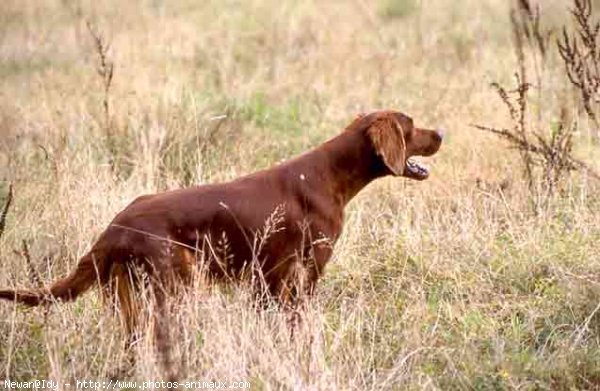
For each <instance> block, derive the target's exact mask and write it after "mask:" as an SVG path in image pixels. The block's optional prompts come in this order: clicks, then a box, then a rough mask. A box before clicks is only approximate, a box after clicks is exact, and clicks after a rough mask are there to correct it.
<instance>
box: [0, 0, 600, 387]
mask: <svg viewBox="0 0 600 391" xmlns="http://www.w3.org/2000/svg"><path fill="white" fill-rule="evenodd" d="M509 5H510V4H509V2H507V1H505V0H486V1H480V0H462V1H460V2H452V1H446V0H428V1H417V0H378V1H366V0H352V1H331V2H319V1H314V0H308V1H302V2H296V1H287V0H283V1H273V0H249V1H234V0H225V1H205V2H197V1H191V0H177V1H169V2H167V1H162V0H135V1H127V2H124V1H114V0H111V1H88V0H82V1H67V0H63V1H59V0H46V1H36V0H3V1H2V6H1V7H0V179H2V180H3V182H0V205H3V202H2V201H3V198H2V197H5V196H6V194H7V193H8V184H9V183H13V184H14V200H13V206H12V207H11V209H10V211H9V214H8V219H7V221H6V227H5V231H4V235H3V236H2V238H0V260H1V261H0V286H12V285H19V286H20V285H29V284H32V282H31V281H30V278H29V277H28V276H29V272H28V266H27V263H26V262H25V260H24V259H23V257H22V255H19V254H18V253H15V250H19V249H21V248H22V244H21V243H22V241H23V240H26V241H27V243H28V245H29V252H30V254H31V258H32V259H33V260H34V262H35V268H36V269H37V271H38V272H39V273H40V274H41V277H42V279H43V280H44V281H50V280H52V279H55V278H57V277H58V276H59V275H62V274H63V273H65V272H66V271H67V270H69V269H71V268H72V267H73V265H74V262H75V260H76V259H77V258H78V257H79V256H80V255H82V254H83V253H84V252H85V250H86V249H88V248H89V246H90V244H91V242H92V240H93V238H94V237H95V235H97V234H99V232H101V230H102V229H103V228H104V227H105V226H106V224H107V223H108V222H109V221H110V219H111V218H112V217H113V216H114V215H115V213H117V212H118V211H119V210H121V209H122V208H123V207H124V206H125V205H126V204H127V203H128V202H130V201H131V200H132V199H133V198H134V197H135V196H137V195H139V194H141V193H146V192H155V191H160V190H165V189H170V188H175V187H180V186H185V185H190V184H195V183H206V182H212V181H220V180H227V179H230V178H234V177H236V176H238V175H241V174H243V173H247V172H250V171H252V170H255V169H257V168H260V167H265V166H268V165H271V164H273V163H275V162H277V161H279V160H280V159H283V158H286V157H289V156H291V155H294V154H296V153H299V152H301V151H303V150H305V149H307V148H309V147H310V146H313V145H316V144H318V143H319V142H321V141H323V140H325V139H326V138H328V137H329V136H332V135H334V134H335V133H337V132H338V131H339V130H340V129H341V128H342V127H343V126H344V125H346V124H347V123H348V122H349V121H351V120H352V119H353V117H354V115H355V114H356V113H358V112H360V111H365V110H369V109H371V108H377V107H386V108H387V107H390V108H397V109H400V110H401V111H404V112H406V113H408V114H410V115H412V116H413V117H414V118H415V119H416V121H417V123H419V124H422V125H424V126H430V127H434V126H444V127H445V128H447V129H449V135H448V137H447V141H446V142H445V145H444V146H443V148H442V150H441V151H440V153H439V154H438V155H437V156H435V157H433V158H431V159H428V163H430V164H429V165H430V166H431V167H432V170H433V174H432V176H431V178H430V179H429V180H428V181H426V182H424V183H414V182H410V181H407V180H403V179H394V178H389V179H384V180H380V181H378V182H376V183H374V184H372V185H370V186H369V187H368V188H367V189H366V190H365V191H363V192H362V193H361V194H359V196H358V197H357V198H356V200H354V201H353V202H352V204H351V206H350V207H349V210H348V211H347V222H346V226H345V233H344V235H343V237H342V238H341V240H340V242H339V243H338V245H337V248H336V251H335V256H334V259H333V260H332V262H331V264H330V265H328V268H327V273H326V276H325V277H324V278H323V280H322V282H321V284H320V286H319V289H318V293H317V295H316V297H315V298H314V300H313V301H312V303H311V305H310V306H309V308H308V309H307V310H306V311H307V313H306V314H305V317H304V318H305V319H306V321H305V323H304V325H303V329H302V330H301V333H300V335H299V336H298V338H295V339H294V340H290V339H289V338H288V334H287V330H286V326H285V320H284V316H283V315H282V314H280V313H278V312H277V311H266V312H257V311H255V310H254V309H252V307H251V305H250V300H251V299H250V297H249V294H248V292H247V291H246V290H244V289H243V287H241V288H239V287H237V288H233V289H229V288H224V287H206V286H200V287H198V289H196V290H195V291H194V293H192V294H190V295H189V296H186V297H184V298H183V299H182V300H181V301H180V302H178V303H174V307H175V310H174V312H175V314H176V316H177V319H178V325H177V327H175V328H174V330H173V332H174V334H175V335H176V336H177V337H176V340H177V343H176V346H174V350H175V351H176V352H177V353H178V354H177V355H176V357H177V358H178V364H177V365H178V366H179V368H180V370H181V372H182V373H183V374H184V376H185V378H186V379H189V380H193V379H201V380H202V379H208V380H210V379H221V380H225V379H228V380H232V381H234V380H246V381H249V382H250V383H251V385H252V389H336V390H337V389H405V388H406V389H456V388H463V389H470V388H475V389H505V388H508V389H599V388H600V366H599V365H598V363H599V362H600V313H599V312H600V304H599V303H600V247H599V243H600V212H599V211H600V196H599V193H598V191H599V190H600V186H599V185H598V184H597V183H595V182H594V181H593V180H592V179H591V178H589V177H587V176H586V174H585V173H583V174H581V173H572V174H570V176H569V177H568V178H567V179H566V180H565V183H564V186H563V187H562V188H561V189H560V192H558V195H557V197H556V198H555V199H554V200H552V204H551V206H550V207H548V208H547V210H546V211H545V212H544V213H542V214H539V215H533V214H532V213H531V211H530V208H529V207H528V205H529V200H528V198H527V197H528V191H527V184H526V182H525V181H524V180H523V178H522V176H521V167H519V161H518V158H517V155H516V153H517V152H515V151H510V150H507V149H506V148H505V145H504V144H503V143H502V142H501V141H499V140H496V139H495V138H493V137H491V136H489V135H486V134H483V133H481V132H478V131H477V130H474V129H473V128H471V127H469V124H472V123H483V124H497V125H499V126H502V125H503V124H507V123H508V121H509V118H508V115H507V114H506V113H504V111H503V109H502V103H501V102H500V101H499V100H498V99H497V96H496V93H495V91H494V90H493V89H492V88H491V87H490V82H492V81H500V82H510V81H511V80H512V73H513V69H514V68H515V64H516V59H515V58H514V55H513V50H512V48H511V36H510V34H511V32H510V20H509V10H508V7H509ZM567 6H568V2H567V1H566V0H562V1H561V0H544V1H543V7H544V8H543V20H544V23H547V24H548V25H549V26H555V27H556V28H557V29H558V28H559V27H560V26H561V24H562V23H565V21H567V20H568V17H567ZM597 9H600V8H597ZM86 20H88V21H90V23H92V24H93V26H95V28H96V29H97V31H98V32H99V33H100V34H102V36H103V39H106V40H107V42H109V43H110V49H109V50H108V52H106V56H107V61H110V62H111V63H112V64H114V68H113V72H114V74H113V78H112V81H111V82H112V84H111V87H110V90H109V95H108V104H109V107H110V110H107V111H108V116H109V117H110V118H108V119H106V115H107V114H106V111H105V109H104V103H103V102H104V100H105V98H106V95H105V86H104V85H103V80H100V78H99V77H98V69H97V66H98V56H97V53H96V51H95V50H96V46H95V45H96V43H95V41H94V39H92V37H91V36H90V33H89V30H88V28H87V25H86ZM557 31H559V30H557ZM548 50H549V51H555V48H554V47H553V46H552V47H550V48H549V49H548ZM547 61H548V63H549V65H548V68H547V71H545V73H544V74H543V75H541V77H543V80H544V84H543V86H544V90H543V91H544V93H543V95H542V96H541V99H540V100H538V101H537V102H536V103H535V110H536V115H539V116H541V117H543V119H544V121H546V123H551V122H552V119H553V118H554V117H555V116H557V115H558V114H557V113H558V112H557V111H556V108H557V107H559V106H560V105H564V104H566V105H567V107H568V108H569V113H570V116H571V118H572V119H574V120H579V121H578V124H579V132H578V133H577V135H576V140H574V143H575V153H576V155H577V156H578V158H580V159H582V160H584V161H587V162H589V164H590V165H591V166H592V167H595V168H596V170H598V169H600V159H598V154H599V153H600V149H599V147H598V146H597V145H595V144H593V143H592V142H591V141H590V140H591V134H592V130H591V128H590V127H588V126H587V123H586V116H585V113H584V112H583V111H581V110H580V108H579V107H578V106H577V103H576V102H577V100H576V99H577V95H576V93H575V92H573V91H572V89H571V88H570V87H569V84H568V81H567V80H566V78H565V74H564V68H563V66H562V64H561V63H560V58H559V57H558V55H557V54H556V53H553V54H552V55H551V58H549V59H548V60H547ZM565 102H566V103H565ZM223 116H226V117H223ZM107 126H108V127H110V135H111V137H113V139H114V140H116V141H115V142H114V143H111V144H110V145H109V144H108V143H107V132H106V128H107ZM17 252H18V251H17ZM122 337H123V336H122V331H121V328H120V327H119V325H118V320H117V319H116V318H114V317H113V316H112V315H111V314H110V311H107V310H106V309H104V308H103V306H102V305H101V302H100V298H99V295H97V293H90V294H87V295H86V296H85V297H84V298H82V299H80V300H78V301H77V302H75V303H73V304H68V305H61V306H56V307H53V308H51V309H49V310H44V309H34V310H27V309H25V308H21V307H16V306H13V305H11V304H10V303H0V379H1V378H10V379H12V380H28V379H36V378H37V379H41V378H52V379H55V380H60V381H68V380H71V381H72V380H73V379H93V380H96V379H103V378H106V377H107V376H109V375H110V374H112V373H115V371H116V370H117V369H118V366H119V364H118V363H119V361H122V360H124V352H123V349H122ZM148 344H149V341H146V342H145V343H143V344H141V345H140V346H139V347H137V348H136V355H137V360H138V364H137V366H136V368H135V371H134V373H131V374H129V375H126V376H125V377H123V378H121V380H139V381H142V380H154V379H156V377H157V372H156V363H155V362H154V356H153V354H152V350H151V348H150V346H149V345H148Z"/></svg>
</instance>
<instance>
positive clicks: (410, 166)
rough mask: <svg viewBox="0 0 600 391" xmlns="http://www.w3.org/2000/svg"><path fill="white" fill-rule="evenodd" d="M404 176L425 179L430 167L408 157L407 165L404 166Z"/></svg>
mask: <svg viewBox="0 0 600 391" xmlns="http://www.w3.org/2000/svg"><path fill="white" fill-rule="evenodd" d="M404 176H407V177H409V178H412V179H417V180H423V179H426V178H427V177H428V176H429V169H428V168H427V167H425V166H423V165H421V163H419V162H417V161H415V160H413V159H412V158H408V159H407V160H406V165H405V166H404Z"/></svg>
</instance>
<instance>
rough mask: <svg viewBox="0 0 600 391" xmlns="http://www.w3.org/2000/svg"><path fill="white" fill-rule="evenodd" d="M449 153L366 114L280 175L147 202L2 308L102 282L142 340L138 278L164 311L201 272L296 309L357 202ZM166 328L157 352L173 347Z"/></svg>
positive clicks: (403, 120) (4, 294) (396, 119)
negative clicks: (421, 160)
mask: <svg viewBox="0 0 600 391" xmlns="http://www.w3.org/2000/svg"><path fill="white" fill-rule="evenodd" d="M441 143H442V132H440V131H435V130H427V129H421V128H417V127H415V126H414V125H413V120H412V119H411V118H410V117H408V116H406V115H404V114H402V113H399V112H394V111H379V112H374V113H371V114H368V115H361V116H360V117H358V118H357V119H356V120H355V121H354V122H352V123H351V124H350V125H349V126H348V127H347V129H346V130H344V131H343V132H342V133H341V134H339V135H338V136H337V137H334V138H333V139H331V140H329V141H327V142H325V143H324V144H322V145H320V146H319V147H317V148H315V149H313V150H311V151H309V152H306V153H304V154H303V155H300V156H298V157H296V158H294V159H291V160H289V161H287V162H285V163H283V164H280V165H277V166H275V167H272V168H269V169H266V170H263V171H259V172H256V173H254V174H250V175H247V176H244V177H241V178H238V179H236V180H234V181H232V182H228V183H219V184H209V185H203V186H195V187H190V188H186V189H180V190H174V191H169V192H165V193H160V194H154V195H145V196H142V197H139V198H137V199H136V200H135V201H133V202H132V203H131V204H130V205H129V206H128V207H127V208H125V210H123V211H122V212H121V213H119V214H118V215H117V216H116V217H115V218H114V220H113V221H112V222H111V224H110V225H109V226H108V228H107V229H106V230H105V231H104V232H103V233H102V235H101V236H100V238H99V239H98V240H97V241H96V243H95V244H94V245H93V246H92V248H91V250H90V251H89V253H87V254H86V255H84V256H83V258H82V259H81V260H80V261H79V263H78V265H77V267H76V268H75V270H74V271H73V272H72V273H71V274H70V275H68V276H67V277H65V278H63V279H61V280H58V281H56V282H55V283H53V284H52V285H50V287H48V288H46V289H41V290H0V298H2V299H7V300H13V301H16V302H19V303H23V304H26V305H30V306H36V305H39V304H42V303H49V302H52V301H54V300H73V299H75V298H76V297H77V296H79V295H81V294H82V293H83V292H85V291H86V290H87V289H88V288H90V287H91V286H92V285H93V284H94V283H96V282H98V283H99V284H100V285H101V286H104V287H109V288H111V289H108V290H106V291H108V292H110V293H111V294H115V295H116V298H117V300H118V302H119V307H120V310H121V313H122V315H123V318H124V320H125V321H126V325H127V328H128V331H129V333H133V331H134V328H135V327H136V321H135V318H136V316H137V315H136V311H135V303H134V302H135V299H134V298H135V295H132V292H134V291H136V290H137V289H138V288H140V287H139V281H140V280H135V279H132V278H131V277H130V273H131V270H133V269H136V270H137V269H141V270H143V271H144V272H145V274H147V275H148V276H149V277H150V278H147V279H145V281H146V283H147V284H150V285H151V286H154V287H155V289H153V290H152V291H153V292H154V293H153V294H154V296H155V297H154V299H155V302H156V303H157V304H158V306H157V308H158V309H160V308H161V306H162V303H163V302H164V299H165V295H167V294H169V293H168V292H169V289H164V287H165V286H173V285H174V284H173V281H180V282H181V281H183V282H184V283H185V282H189V280H190V278H191V276H192V274H193V271H194V270H195V269H197V268H198V267H200V269H202V270H204V271H205V272H206V274H207V275H208V276H209V277H210V278H211V279H215V280H240V279H243V278H244V277H249V278H253V280H252V281H256V282H257V284H256V286H257V287H258V288H260V289H258V291H260V292H262V293H266V294H267V296H269V297H272V298H274V299H276V300H278V301H279V302H281V303H283V304H285V305H291V306H293V305H294V303H295V302H296V300H297V298H298V297H299V296H300V295H301V294H302V293H303V292H305V293H308V294H310V293H311V292H312V291H313V289H314V286H315V283H316V282H317V280H318V279H319V277H320V276H321V274H322V273H323V268H324V267H325V264H326V263H327V261H328V260H329V258H330V257H331V253H332V248H333V244H334V243H335V242H336V240H337V238H338V237H339V235H340V233H341V231H342V226H343V221H344V207H345V206H346V204H347V203H348V201H350V200H351V199H352V197H354V196H355V195H356V194H357V193H358V192H359V191H360V190H361V189H362V188H363V187H365V186H366V185H367V184H368V183H369V182H371V181H373V180H374V179H377V178H380V177H383V176H386V175H394V176H404V177H407V178H411V179H416V180H423V179H426V178H427V177H428V175H429V172H428V170H427V169H425V168H424V167H422V166H420V165H419V164H418V163H416V162H414V161H413V160H410V158H411V157H412V156H415V155H420V156H429V155H433V154H434V153H436V152H437V151H438V149H439V148H440V145H441ZM225 250H226V251H225ZM136 281H137V282H136ZM157 284H160V287H157V286H156V285H157ZM176 285H180V284H176ZM157 313H160V310H159V311H157ZM161 323H162V322H158V325H160V324H161ZM161 329H163V327H156V330H157V333H158V334H157V336H158V338H157V341H158V342H160V341H163V342H162V345H165V344H168V343H167V342H165V341H166V339H165V338H163V337H161V335H160V334H161ZM163 332H164V330H163ZM164 347H165V348H168V346H164Z"/></svg>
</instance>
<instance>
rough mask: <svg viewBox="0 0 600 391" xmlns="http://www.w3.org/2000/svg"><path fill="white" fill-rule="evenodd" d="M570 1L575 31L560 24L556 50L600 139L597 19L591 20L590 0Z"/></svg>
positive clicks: (598, 30)
mask: <svg viewBox="0 0 600 391" xmlns="http://www.w3.org/2000/svg"><path fill="white" fill-rule="evenodd" d="M573 2H574V8H573V9H572V10H571V14H572V15H573V17H574V19H575V22H576V31H575V32H571V33H569V31H568V30H567V27H563V31H562V40H561V39H560V38H559V39H558V40H557V46H558V52H559V54H560V56H561V58H562V59H563V62H564V64H565V68H566V71H567V76H568V77H569V80H570V82H571V84H573V85H574V86H575V87H576V88H577V90H578V91H579V95H580V97H581V101H582V104H583V108H584V110H585V112H586V114H587V115H588V117H589V118H590V120H591V121H592V122H593V125H594V126H595V132H594V133H595V136H596V138H600V122H599V121H598V114H597V111H598V106H597V104H598V90H599V88H600V64H599V63H600V50H599V49H600V48H599V47H598V33H599V32H600V22H598V21H593V20H592V2H591V0H573Z"/></svg>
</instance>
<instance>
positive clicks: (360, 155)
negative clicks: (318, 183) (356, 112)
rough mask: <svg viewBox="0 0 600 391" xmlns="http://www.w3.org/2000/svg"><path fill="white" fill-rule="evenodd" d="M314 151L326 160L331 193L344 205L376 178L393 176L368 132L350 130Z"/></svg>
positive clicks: (355, 129)
mask: <svg viewBox="0 0 600 391" xmlns="http://www.w3.org/2000/svg"><path fill="white" fill-rule="evenodd" d="M314 152H315V153H318V154H320V155H322V156H323V157H324V158H325V159H326V165H325V166H324V167H323V166H321V167H320V168H319V169H320V170H323V174H324V175H326V177H327V179H328V180H329V181H330V183H331V185H330V186H331V188H330V190H331V191H332V193H333V196H334V197H336V198H337V199H338V202H340V203H341V205H342V206H345V205H346V204H347V203H348V202H349V201H350V200H351V199H352V198H354V196H355V195H356V194H358V192H359V191H360V190H362V189H363V188H364V187H365V186H367V185H368V184H369V183H370V182H371V181H373V180H374V179H377V178H380V177H383V176H385V175H389V174H391V171H390V170H389V169H388V168H387V166H386V165H385V163H383V161H382V159H381V158H380V157H379V156H377V154H376V153H375V150H374V149H373V145H372V143H371V141H370V139H369V137H368V135H367V132H366V131H365V129H360V128H349V129H347V130H345V131H344V132H343V133H341V134H340V135H338V136H337V137H335V138H333V139H331V140H329V141H327V142H325V143H324V144H322V145H321V146H319V147H318V148H316V149H315V150H314ZM327 187H329V186H327Z"/></svg>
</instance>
